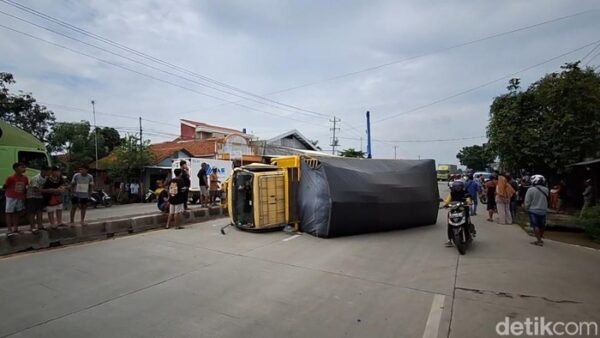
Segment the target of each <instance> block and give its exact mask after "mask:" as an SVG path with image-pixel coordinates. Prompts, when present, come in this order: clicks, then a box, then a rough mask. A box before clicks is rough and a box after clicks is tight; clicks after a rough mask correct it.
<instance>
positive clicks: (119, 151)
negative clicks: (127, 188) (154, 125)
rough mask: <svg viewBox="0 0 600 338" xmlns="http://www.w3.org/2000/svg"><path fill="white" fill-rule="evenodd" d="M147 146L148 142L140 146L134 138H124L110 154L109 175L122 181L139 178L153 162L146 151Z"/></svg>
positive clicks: (150, 154) (152, 156)
mask: <svg viewBox="0 0 600 338" xmlns="http://www.w3.org/2000/svg"><path fill="white" fill-rule="evenodd" d="M149 144H150V141H146V142H144V144H143V145H142V146H140V144H139V140H138V139H137V138H136V137H134V136H128V137H126V138H125V139H124V140H123V142H122V143H121V145H119V146H118V147H116V148H115V150H114V151H113V153H112V154H111V157H113V156H114V158H111V161H110V168H109V172H110V175H111V176H112V177H120V178H122V179H124V180H129V179H132V178H138V177H140V175H141V173H142V170H143V169H144V167H145V166H148V165H151V164H152V163H153V162H154V155H153V154H152V152H150V151H149V149H148V145H149Z"/></svg>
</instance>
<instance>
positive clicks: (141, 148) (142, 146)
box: [140, 116, 144, 153]
mask: <svg viewBox="0 0 600 338" xmlns="http://www.w3.org/2000/svg"><path fill="white" fill-rule="evenodd" d="M143 149H144V138H143V135H142V117H141V116H140V153H141V152H142V150H143Z"/></svg>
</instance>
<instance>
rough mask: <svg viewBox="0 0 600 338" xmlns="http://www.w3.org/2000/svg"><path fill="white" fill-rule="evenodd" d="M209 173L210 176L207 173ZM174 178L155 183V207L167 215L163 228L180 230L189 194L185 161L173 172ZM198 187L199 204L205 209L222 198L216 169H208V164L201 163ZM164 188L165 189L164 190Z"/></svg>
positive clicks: (188, 180)
mask: <svg viewBox="0 0 600 338" xmlns="http://www.w3.org/2000/svg"><path fill="white" fill-rule="evenodd" d="M209 171H210V175H209V174H208V172H209ZM173 174H174V177H173V178H171V177H170V176H169V177H167V179H166V180H165V181H159V182H157V186H158V188H157V189H156V190H155V191H154V192H155V194H156V195H157V197H158V202H157V206H158V209H160V210H161V211H163V212H165V213H168V214H169V217H168V219H167V224H166V226H165V228H167V229H168V228H170V227H171V226H174V227H175V228H176V229H180V228H181V225H180V224H181V214H182V213H183V212H184V211H186V210H188V202H189V193H190V187H191V178H190V168H189V166H188V163H187V162H186V161H185V160H181V162H180V163H179V168H178V169H175V170H174V171H173ZM197 176H198V181H199V186H200V204H201V206H203V207H207V206H208V205H209V204H210V205H214V204H215V203H216V202H217V200H218V199H221V198H222V194H221V186H220V183H221V182H220V181H219V177H218V175H217V170H216V168H213V170H211V169H210V167H209V166H208V164H206V163H202V165H201V166H200V170H199V171H198V173H197ZM165 187H166V188H165Z"/></svg>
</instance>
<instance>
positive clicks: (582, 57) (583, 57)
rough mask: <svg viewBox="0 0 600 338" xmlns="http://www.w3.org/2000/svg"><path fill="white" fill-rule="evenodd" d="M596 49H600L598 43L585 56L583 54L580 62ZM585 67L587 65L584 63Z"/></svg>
mask: <svg viewBox="0 0 600 338" xmlns="http://www.w3.org/2000/svg"><path fill="white" fill-rule="evenodd" d="M598 47H600V43H598V44H597V45H596V47H594V48H592V49H591V50H590V51H589V52H588V53H587V54H585V56H584V57H582V58H581V62H583V60H585V59H586V58H587V57H588V56H590V54H592V53H593V52H594V51H596V49H598ZM592 59H593V58H592ZM588 63H589V62H588ZM586 65H587V63H586Z"/></svg>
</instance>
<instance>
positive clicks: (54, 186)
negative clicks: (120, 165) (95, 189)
mask: <svg viewBox="0 0 600 338" xmlns="http://www.w3.org/2000/svg"><path fill="white" fill-rule="evenodd" d="M90 176H91V175H90ZM64 190H65V182H64V180H63V176H62V173H61V171H60V167H58V166H55V167H52V172H51V173H50V176H48V179H46V182H45V183H44V198H45V200H46V212H48V220H49V221H50V227H51V228H52V229H56V228H57V227H58V226H64V224H63V221H62V211H63V204H62V203H63V197H62V194H63V192H64Z"/></svg>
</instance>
